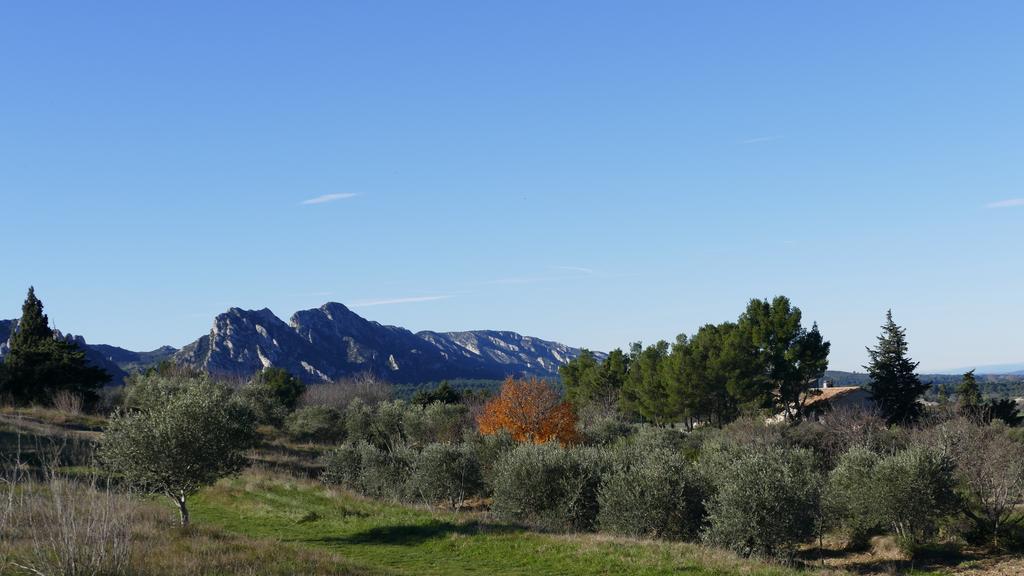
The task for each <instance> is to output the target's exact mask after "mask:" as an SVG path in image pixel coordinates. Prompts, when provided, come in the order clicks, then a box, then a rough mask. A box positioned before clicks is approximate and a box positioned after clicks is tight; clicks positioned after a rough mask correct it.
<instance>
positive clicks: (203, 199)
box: [0, 0, 1024, 369]
mask: <svg viewBox="0 0 1024 576" xmlns="http://www.w3.org/2000/svg"><path fill="white" fill-rule="evenodd" d="M1022 22H1024V4H1022V3H1021V2H1019V1H1005V2H998V1H993V2H898V3H896V2H889V1H878V2H863V1H857V2H854V1H849V2H821V1H819V0H808V1H806V2H763V1H760V0H758V1H749V2H722V1H709V2H691V1H686V2H682V1H675V0H674V1H668V2H599V1H595V0H587V1H581V2H569V1H558V2H550V1H537V2H487V1H480V0H471V1H465V2H448V1H445V2H421V1H414V2H341V1H331V2H322V3H315V2H302V3H294V2H280V3H267V2H250V1H246V2H217V3H211V2H173V3H170V2H169V3H164V4H163V5H162V6H157V3H153V2H113V1H111V2H101V3H95V2H93V3H83V2H45V3H39V2H8V3H5V4H4V5H3V6H2V8H0V200H2V202H0V220H2V223H3V224H2V226H3V237H4V241H3V244H4V247H5V250H4V256H3V259H2V265H0V318H10V317H15V316H17V315H18V313H19V311H20V304H21V302H22V300H23V298H24V295H25V290H26V288H27V286H28V285H29V284H35V286H36V288H37V290H38V292H39V294H40V296H41V298H42V299H43V301H44V302H45V304H46V305H47V311H48V312H49V314H50V318H51V319H52V320H53V321H54V323H55V324H56V325H57V327H58V328H60V329H62V330H65V331H72V332H75V333H80V334H83V335H85V336H86V338H87V339H88V340H89V341H91V342H98V343H111V344H116V345H120V346H125V347H129V348H133V349H151V348H155V347H157V346H159V345H162V344H171V345H174V346H181V345H183V344H185V343H187V342H189V341H191V340H192V339H194V338H196V337H198V336H200V335H202V334H203V333H205V332H206V331H208V330H209V328H210V325H211V321H212V318H213V316H214V315H216V314H217V313H219V312H222V311H224V310H225V309H227V308H228V307H230V306H240V307H244V308H262V307H269V308H271V309H272V310H273V311H274V312H276V313H277V314H278V315H279V316H281V317H283V318H285V319H287V317H288V316H290V315H291V314H292V312H294V311H295V310H298V309H303V308H311V307H315V306H318V305H320V304H322V303H323V302H325V301H328V300H334V301H340V302H343V303H346V304H348V305H350V306H352V307H353V308H354V309H355V310H357V311H358V312H359V313H360V314H362V315H364V316H366V317H368V318H370V319H374V320H378V321H381V322H384V323H390V324H399V325H403V326H406V327H408V328H410V329H413V330H421V329H435V330H463V329H477V328H493V329H510V330H516V331H520V332H523V333H527V334H531V335H535V336H540V337H543V338H549V339H555V340H559V341H563V342H565V343H568V344H571V345H577V346H587V347H591V348H595V349H609V348H612V347H615V346H625V345H627V344H628V343H629V342H630V341H634V340H643V341H645V342H653V341H655V340H657V339H659V338H666V339H669V338H672V337H674V335H675V334H677V333H679V332H686V333H692V332H694V331H695V330H696V328H697V327H698V326H700V325H701V324H704V323H708V322H718V321H722V320H727V319H732V318H735V316H736V315H737V314H738V313H739V312H740V311H741V310H742V308H743V307H744V306H745V303H746V301H747V300H748V299H749V298H752V297H770V296H773V295H775V294H785V295H788V296H790V297H791V298H792V299H793V300H794V302H795V303H796V304H797V305H798V306H800V307H801V308H802V309H803V311H804V313H805V317H806V319H807V321H808V323H809V322H810V321H812V320H817V321H818V322H819V324H820V326H821V329H822V331H823V332H824V334H825V335H826V337H827V338H829V339H830V340H831V341H832V344H833V354H832V367H833V368H837V369H853V368H857V367H859V366H860V365H861V364H863V363H864V361H865V357H866V354H865V352H864V346H865V345H870V344H873V343H874V338H875V336H876V335H877V333H878V326H879V324H881V322H882V320H883V316H884V313H885V310H886V309H887V308H889V307H892V308H893V311H894V314H895V316H896V320H897V321H898V322H900V323H901V324H903V325H905V326H906V327H907V329H908V331H909V337H910V343H911V353H912V355H913V356H914V357H915V358H916V359H918V360H920V361H921V362H922V366H921V368H922V369H941V368H954V367H960V366H969V365H975V364H993V363H1000V362H1021V361H1024V302H1022V295H1024V266H1022V261H1024V236H1022V232H1024V200H1016V199H1024V34H1022V33H1021V23H1022ZM317 198H321V199H322V200H330V201H322V202H317V203H307V202H308V201H309V200H311V199H317ZM332 198H333V199H332ZM1015 200H1016V201H1015Z"/></svg>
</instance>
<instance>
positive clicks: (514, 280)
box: [477, 276, 552, 285]
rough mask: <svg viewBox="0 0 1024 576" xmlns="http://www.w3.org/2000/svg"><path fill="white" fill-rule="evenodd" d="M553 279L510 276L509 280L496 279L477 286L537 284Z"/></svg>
mask: <svg viewBox="0 0 1024 576" xmlns="http://www.w3.org/2000/svg"><path fill="white" fill-rule="evenodd" d="M551 279H552V278H542V277H540V276H510V277H507V278H495V279H494V280H484V281H483V282H477V284H487V285H489V284H497V285H501V284H536V283H538V282H546V281H548V280H551Z"/></svg>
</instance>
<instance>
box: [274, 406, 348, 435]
mask: <svg viewBox="0 0 1024 576" xmlns="http://www.w3.org/2000/svg"><path fill="white" fill-rule="evenodd" d="M284 430H285V433H286V434H287V435H288V438H290V439H292V440H295V441H296V442H323V443H329V442H338V441H341V440H343V439H344V438H345V419H344V418H342V416H341V413H340V412H338V411H337V410H335V409H334V408H331V407H330V406H305V407H302V408H299V409H298V410H296V411H295V412H292V413H291V414H289V415H288V417H287V418H286V419H285V421H284Z"/></svg>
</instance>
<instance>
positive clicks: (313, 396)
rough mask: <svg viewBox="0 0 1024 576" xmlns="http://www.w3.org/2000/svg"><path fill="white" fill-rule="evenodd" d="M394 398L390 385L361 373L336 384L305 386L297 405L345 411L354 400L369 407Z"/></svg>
mask: <svg viewBox="0 0 1024 576" xmlns="http://www.w3.org/2000/svg"><path fill="white" fill-rule="evenodd" d="M394 396H395V392H394V389H393V388H392V387H391V385H390V384H388V383H387V382H385V381H384V380H382V379H380V378H378V377H377V376H375V375H373V374H370V373H368V372H363V373H361V374H356V375H355V376H352V377H349V378H343V379H341V380H338V381H337V382H331V383H328V384H313V385H310V386H307V387H306V392H305V393H304V394H303V395H302V399H301V400H300V401H299V403H300V404H301V405H302V406H330V407H332V408H336V409H338V410H345V409H346V408H348V405H349V404H351V403H352V401H353V400H355V399H356V398H359V399H360V400H362V401H363V402H364V403H366V404H367V405H369V406H376V405H377V404H380V403H381V402H384V401H385V400H390V399H392V398H394Z"/></svg>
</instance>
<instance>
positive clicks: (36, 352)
mask: <svg viewBox="0 0 1024 576" xmlns="http://www.w3.org/2000/svg"><path fill="white" fill-rule="evenodd" d="M109 381H110V375H109V374H107V372H106V371H105V370H103V369H102V368H98V367H95V366H90V365H89V364H88V361H87V360H86V358H85V352H84V351H83V350H82V349H81V348H79V347H78V345H77V344H75V343H74V342H69V341H67V340H64V339H61V338H55V334H54V332H53V330H52V329H50V327H49V319H48V318H47V317H46V314H43V303H42V302H41V301H40V300H39V299H38V298H37V297H36V293H35V289H34V288H31V287H30V288H29V289H28V296H27V297H26V298H25V303H24V305H23V306H22V314H21V320H20V321H19V322H18V327H17V329H16V330H15V332H14V334H13V335H12V336H11V348H10V350H9V351H8V354H7V356H6V357H5V359H4V362H3V364H2V365H0V396H9V397H10V398H11V400H13V401H14V402H15V403H19V404H28V403H39V404H48V403H50V402H51V401H52V399H53V396H54V394H55V393H57V392H58V391H61V390H66V391H69V392H72V393H74V394H77V395H79V396H81V397H82V399H83V401H84V402H85V403H86V405H91V404H93V403H94V402H95V401H96V400H97V399H98V395H97V390H98V389H99V388H100V387H102V386H103V384H105V383H106V382H109Z"/></svg>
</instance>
